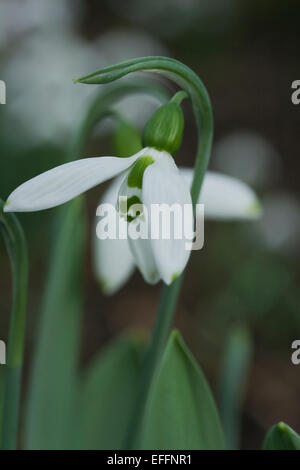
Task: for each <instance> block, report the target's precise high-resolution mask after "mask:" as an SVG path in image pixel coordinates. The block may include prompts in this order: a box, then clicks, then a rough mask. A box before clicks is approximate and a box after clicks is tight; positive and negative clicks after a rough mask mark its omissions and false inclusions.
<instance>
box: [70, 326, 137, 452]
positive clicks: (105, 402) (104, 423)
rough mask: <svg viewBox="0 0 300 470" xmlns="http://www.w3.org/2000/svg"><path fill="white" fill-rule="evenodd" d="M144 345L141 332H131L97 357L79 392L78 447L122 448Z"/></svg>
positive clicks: (132, 405)
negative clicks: (138, 333)
mask: <svg viewBox="0 0 300 470" xmlns="http://www.w3.org/2000/svg"><path fill="white" fill-rule="evenodd" d="M143 349H144V348H143V342H142V341H141V339H140V338H139V336H138V335H136V334H134V335H133V334H132V333H131V334H127V335H124V336H123V337H122V338H121V339H118V340H117V341H115V342H114V343H113V344H112V345H111V346H109V347H108V348H107V350H106V351H105V352H104V353H100V354H99V356H97V357H96V358H95V359H94V361H93V363H92V364H91V365H90V367H89V368H88V370H87V371H86V373H85V374H84V377H83V380H82V385H81V388H80V392H79V400H78V406H77V410H80V415H79V423H78V425H77V429H78V430H79V435H78V442H77V444H76V447H77V448H79V449H122V447H123V444H124V437H125V433H126V430H127V427H128V422H129V418H130V416H131V412H132V408H133V407H134V401H135V396H136V391H135V390H136V385H137V382H138V377H139V366H140V362H141V355H142V352H143Z"/></svg>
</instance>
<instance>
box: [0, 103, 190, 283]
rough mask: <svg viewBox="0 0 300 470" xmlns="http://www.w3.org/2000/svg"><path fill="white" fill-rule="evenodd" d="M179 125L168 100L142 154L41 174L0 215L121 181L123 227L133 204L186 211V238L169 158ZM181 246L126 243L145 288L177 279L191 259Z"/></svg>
mask: <svg viewBox="0 0 300 470" xmlns="http://www.w3.org/2000/svg"><path fill="white" fill-rule="evenodd" d="M175 96H176V95H175ZM183 123H184V120H183V113H182V110H181V108H180V105H179V104H178V103H177V102H175V101H172V100H171V101H170V102H169V103H167V104H165V105H163V106H161V107H160V108H159V109H158V110H157V111H156V112H155V113H154V114H153V116H152V117H151V118H150V120H149V121H148V123H147V124H146V127H145V129H144V134H143V143H144V148H143V149H142V150H141V151H140V152H138V153H136V154H135V155H133V156H131V157H128V158H122V157H96V158H85V159H82V160H77V161H73V162H71V163H66V164H64V165H60V166H58V167H56V168H54V169H52V170H49V171H46V172H45V173H42V174H41V175H39V176H36V177H35V178H33V179H31V180H29V181H27V182H25V183H23V184H22V185H21V186H19V187H18V188H17V189H15V190H14V191H13V192H12V194H11V195H10V196H9V197H8V199H7V201H6V204H5V207H4V211H5V212H20V211H21V212H26V211H38V210H41V209H48V208H51V207H55V206H58V205H60V204H63V203H65V202H67V201H69V200H71V199H73V198H74V197H76V196H78V195H80V194H82V193H83V192H85V191H87V190H88V189H90V188H92V187H94V186H96V185H98V184H100V183H102V182H104V181H106V180H108V179H110V178H113V177H115V176H118V175H122V183H121V186H120V187H119V196H121V197H122V196H123V197H125V198H127V204H126V208H124V207H120V208H119V210H120V211H121V212H122V213H123V215H124V216H125V217H126V218H127V221H128V222H130V221H132V222H133V220H132V219H133V218H134V217H133V216H132V213H131V212H130V211H131V208H132V205H133V204H135V203H136V202H138V203H141V204H143V206H144V207H145V208H147V209H149V208H150V206H151V205H152V204H162V203H166V204H168V205H169V206H172V205H173V204H179V205H180V206H181V207H183V206H184V205H187V206H188V207H189V208H190V210H189V211H188V212H187V220H185V224H187V226H189V228H190V233H191V232H192V229H193V213H192V201H191V195H190V190H189V186H188V184H187V183H186V181H185V179H184V178H183V177H182V175H181V174H180V172H179V170H178V168H177V166H176V164H175V162H174V159H173V157H172V156H171V155H172V154H174V153H175V152H176V151H177V150H178V148H179V147H180V145H181V140H182V133H183ZM149 225H151V221H150V224H149ZM185 243H186V240H185V238H184V237H181V239H176V237H174V236H172V235H171V238H170V239H167V240H166V239H163V238H162V237H160V238H159V239H155V240H153V239H152V238H151V237H150V239H149V237H148V238H147V239H143V238H138V239H132V238H129V244H130V249H131V252H132V255H133V257H134V259H135V262H136V265H137V266H138V267H139V269H140V271H141V272H142V274H143V276H144V278H145V280H146V281H148V282H150V283H155V282H158V280H159V279H162V280H163V281H164V282H165V283H166V284H170V283H171V282H173V280H174V279H175V278H176V277H177V276H179V275H180V274H181V272H182V271H183V269H184V268H185V265H186V263H187V261H188V258H189V255H190V251H189V250H187V249H186V246H185Z"/></svg>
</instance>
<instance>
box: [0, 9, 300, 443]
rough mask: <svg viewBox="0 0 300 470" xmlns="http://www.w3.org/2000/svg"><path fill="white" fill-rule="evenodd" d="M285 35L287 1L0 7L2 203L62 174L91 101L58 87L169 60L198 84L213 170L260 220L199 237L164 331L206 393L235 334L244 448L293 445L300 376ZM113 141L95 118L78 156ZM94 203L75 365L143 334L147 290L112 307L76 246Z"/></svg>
mask: <svg viewBox="0 0 300 470" xmlns="http://www.w3.org/2000/svg"><path fill="white" fill-rule="evenodd" d="M299 24H300V6H299V2H297V1H289V0H288V1H285V2H284V1H280V0H272V1H271V0H240V1H237V0H198V1H197V0H185V1H184V2H183V1H180V0H165V1H164V0H160V1H159V0H152V1H151V2H149V1H146V0H127V1H126V2H124V1H122V0H105V1H101V2H99V1H96V0H87V1H84V0H77V1H72V2H71V1H68V0H51V2H50V1H46V0H23V1H20V0H1V6H0V61H1V68H0V79H2V80H5V81H6V84H7V104H6V105H2V106H1V107H0V119H1V125H0V158H1V164H0V196H1V197H2V198H3V199H6V197H7V196H8V194H9V193H10V192H11V191H12V190H13V189H14V188H15V187H16V186H17V185H19V184H20V183H22V182H24V181H26V180H27V179H29V178H30V177H33V176H35V175H37V174H39V173H40V172H41V171H44V170H46V169H49V168H52V167H53V166H55V165H56V164H59V163H60V162H63V161H64V158H65V153H66V150H67V145H68V142H69V141H70V136H71V135H72V132H74V129H75V128H76V125H77V122H78V120H79V119H80V116H81V114H82V113H83V112H84V110H85V109H86V106H87V104H88V103H89V101H90V100H91V99H92V96H93V93H95V92H97V88H96V87H89V86H85V85H74V84H73V83H72V78H76V77H78V76H80V75H84V74H86V73H88V72H93V71H94V70H96V69H99V68H101V67H103V66H105V65H109V64H112V63H115V62H119V61H122V60H125V59H127V58H132V57H138V56H147V55H168V56H170V57H174V58H176V59H178V60H181V61H182V62H184V63H185V64H186V65H188V66H190V67H191V68H192V69H194V70H195V71H196V72H197V73H198V74H199V76H200V77H201V79H202V80H203V81H204V83H205V85H206V87H207V89H208V91H209V93H210V96H211V100H212V104H213V110H214V116H215V139H214V148H213V155H212V160H211V169H215V170H218V171H222V172H224V173H227V174H230V175H233V176H236V177H238V178H240V179H242V180H244V181H246V182H247V183H248V184H250V185H251V186H252V187H253V188H254V189H255V190H256V191H257V193H258V194H259V196H260V198H261V200H262V204H263V207H264V212H265V215H264V218H263V219H262V220H261V221H259V222H251V223H247V222H238V223H237V222H236V223H230V222H228V223H216V222H207V223H206V227H205V246H204V249H203V250H202V251H200V252H195V253H194V254H193V256H192V259H191V262H190V264H189V267H188V269H187V271H186V276H185V282H184V287H183V292H182V295H181V298H180V301H179V305H178V309H177V315H176V324H177V326H178V328H179V329H180V330H181V331H182V333H183V336H184V338H185V340H186V342H187V344H188V345H189V346H190V348H191V350H192V351H193V353H194V354H195V356H196V357H197V358H198V360H199V362H200V364H201V366H202V367H203V369H204V371H205V373H206V374H207V376H208V378H209V381H210V384H211V386H212V388H213V390H214V391H215V392H216V391H217V386H218V381H219V369H220V365H221V364H222V360H223V351H224V345H225V341H226V338H227V334H228V333H229V332H230V331H231V328H232V327H233V326H235V325H242V326H244V327H246V328H247V329H248V331H249V333H250V335H251V338H252V341H253V359H252V362H251V364H250V374H249V379H248V381H247V384H246V395H245V402H244V403H243V416H242V418H243V419H242V429H241V432H242V440H241V445H242V447H243V448H258V447H260V446H261V442H262V439H263V435H264V434H265V431H266V429H267V428H269V427H270V426H271V425H272V424H273V423H274V422H277V421H280V420H283V421H285V422H287V423H289V425H291V426H292V427H293V428H294V429H295V430H296V431H298V432H299V431H300V406H299V393H300V379H299V370H300V366H298V367H297V366H295V365H293V364H292V363H291V360H290V356H291V353H292V350H291V343H292V341H293V340H295V339H299V338H300V317H299V313H300V293H299V288H298V286H299V277H300V264H299V245H300V237H299V232H300V210H299V209H300V196H299V189H300V186H299V156H298V152H299V150H298V149H299V123H300V106H299V107H297V106H295V105H293V104H292V102H291V83H292V81H294V80H296V79H299V78H300V77H299V73H300V72H299V47H300V35H299ZM168 86H169V88H170V85H168ZM171 90H172V87H171ZM120 109H121V110H122V112H123V113H124V114H125V115H126V116H127V117H128V119H130V120H131V122H133V123H135V124H136V125H137V126H138V127H140V128H142V127H143V123H145V121H146V120H147V117H148V116H149V115H150V114H151V111H153V109H154V105H153V103H152V102H151V101H150V100H149V99H147V98H134V99H131V100H126V101H125V102H124V103H122V105H121V107H120ZM185 111H186V130H185V136H184V143H183V146H182V149H181V150H180V152H179V154H178V156H177V162H178V163H179V164H180V165H185V166H192V165H193V159H194V154H195V147H196V132H195V125H194V122H193V116H192V113H191V110H190V109H189V107H188V106H185ZM111 130H112V123H111V122H110V121H109V120H108V121H107V122H105V123H104V124H103V125H102V126H100V127H99V129H96V132H95V133H94V137H93V139H91V141H90V143H89V145H88V146H87V148H86V151H85V155H89V156H92V155H93V156H95V155H109V154H111V153H112V139H111ZM75 158H78V156H77V155H74V159H75ZM102 192H103V187H100V188H99V187H98V188H95V189H93V190H91V191H90V192H89V193H88V195H87V198H86V199H87V207H88V215H89V236H88V241H89V243H88V247H87V254H86V259H85V272H84V282H85V306H84V312H85V318H84V325H83V331H82V364H83V365H84V364H86V363H88V362H89V361H90V359H91V358H92V357H93V355H94V354H95V352H96V351H98V350H99V349H100V348H102V347H103V346H104V345H105V344H108V343H109V342H110V341H111V340H112V338H114V337H115V336H116V335H117V334H118V333H119V332H121V331H123V330H124V329H126V328H128V327H138V328H143V329H146V330H149V329H150V328H151V325H152V322H153V317H154V314H155V311H156V305H157V301H158V296H159V292H160V286H155V287H152V286H148V285H146V284H145V283H144V282H143V280H142V278H141V276H140V275H139V274H138V273H135V275H134V276H133V278H132V279H131V280H130V281H129V283H128V284H127V285H126V286H125V287H124V288H123V289H122V290H121V291H120V292H119V293H117V294H116V295H114V296H113V297H105V296H103V295H102V294H101V291H100V290H99V286H98V283H97V282H96V280H95V278H94V275H93V272H92V268H91V266H92V262H91V249H90V246H91V243H90V242H91V240H92V235H93V217H94V214H95V209H96V205H97V202H98V199H99V197H100V194H101V193H102ZM55 213H56V209H52V210H48V211H44V212H39V213H34V214H20V217H19V218H20V220H21V222H22V224H23V227H24V230H25V232H26V236H27V240H28V244H29V254H30V285H29V303H28V326H27V341H26V354H25V358H26V362H25V374H24V385H25V386H26V384H27V378H28V370H29V368H30V364H31V358H32V351H33V346H34V342H35V336H36V332H37V322H38V313H39V308H40V304H41V297H42V292H43V287H44V284H45V278H46V274H47V267H48V264H49V257H50V255H51V250H50V248H51V246H52V242H53V239H54V238H55V236H56V234H55V229H54V228H53V224H52V222H53V216H54V215H55ZM0 243H1V245H0V247H1V250H0V267H1V269H0V309H1V314H0V338H1V339H6V338H7V329H8V323H9V312H10V304H11V277H10V268H9V261H8V258H7V255H6V252H5V250H4V246H3V243H2V240H1V242H0ZM62 314H63V312H62ZM53 341H54V342H55V338H53Z"/></svg>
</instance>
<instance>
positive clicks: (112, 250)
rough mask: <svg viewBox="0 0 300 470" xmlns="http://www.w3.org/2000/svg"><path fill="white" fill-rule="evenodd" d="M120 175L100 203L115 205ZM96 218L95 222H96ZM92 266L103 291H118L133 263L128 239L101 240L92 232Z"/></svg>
mask: <svg viewBox="0 0 300 470" xmlns="http://www.w3.org/2000/svg"><path fill="white" fill-rule="evenodd" d="M122 179H123V177H122V176H119V177H118V178H116V179H115V180H114V181H113V182H112V183H111V184H110V185H109V187H108V189H107V190H106V191H105V193H104V194H103V196H102V198H101V201H100V204H112V205H114V206H115V207H116V204H117V197H118V193H119V189H120V185H121V183H122ZM97 221H98V220H97V219H96V223H97ZM93 267H94V272H95V276H96V278H97V279H98V280H99V283H100V285H101V288H102V290H103V292H104V293H105V294H107V295H112V294H114V293H115V292H116V291H118V290H119V289H120V288H121V287H122V286H123V285H124V284H125V283H126V282H127V280H128V279H129V278H130V276H131V275H132V273H133V271H134V269H135V263H134V259H133V256H132V254H131V250H130V247H129V243H128V240H126V239H125V240H123V239H120V238H117V239H116V240H112V239H109V238H107V239H105V240H101V239H99V238H97V236H96V229H95V232H94V241H93Z"/></svg>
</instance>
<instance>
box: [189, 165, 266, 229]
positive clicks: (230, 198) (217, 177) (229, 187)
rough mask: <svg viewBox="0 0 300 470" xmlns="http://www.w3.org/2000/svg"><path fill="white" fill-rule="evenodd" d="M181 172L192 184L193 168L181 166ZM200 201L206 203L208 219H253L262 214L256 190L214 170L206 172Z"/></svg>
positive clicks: (205, 208)
mask: <svg viewBox="0 0 300 470" xmlns="http://www.w3.org/2000/svg"><path fill="white" fill-rule="evenodd" d="M180 172H181V174H182V175H183V177H184V178H185V179H186V181H187V183H188V184H189V185H190V186H191V184H192V180H193V170H192V169H191V168H180ZM199 203H202V204H204V210H205V217H206V218H207V219H214V220H230V219H231V220H234V219H245V220H251V219H257V218H259V217H260V216H261V214H262V209H261V206H260V202H259V200H258V198H257V196H256V194H255V192H254V191H253V190H252V189H251V188H250V187H249V186H248V185H247V184H246V183H244V182H243V181H240V180H238V179H237V178H233V177H231V176H227V175H223V174H221V173H217V172H214V171H208V172H207V173H206V176H205V178H204V182H203V187H202V189H201V194H200V199H199Z"/></svg>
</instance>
